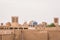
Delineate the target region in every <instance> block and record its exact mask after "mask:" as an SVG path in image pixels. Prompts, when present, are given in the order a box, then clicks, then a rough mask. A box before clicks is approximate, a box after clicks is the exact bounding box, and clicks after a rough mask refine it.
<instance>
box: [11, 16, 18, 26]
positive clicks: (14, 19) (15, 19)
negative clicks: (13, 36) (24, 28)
mask: <svg viewBox="0 0 60 40" xmlns="http://www.w3.org/2000/svg"><path fill="white" fill-rule="evenodd" d="M11 26H12V27H18V26H19V23H18V17H17V16H12V24H11Z"/></svg>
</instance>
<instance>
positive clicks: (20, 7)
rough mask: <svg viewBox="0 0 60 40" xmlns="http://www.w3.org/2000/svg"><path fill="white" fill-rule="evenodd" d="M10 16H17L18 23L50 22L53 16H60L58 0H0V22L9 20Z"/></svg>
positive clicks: (59, 2)
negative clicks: (32, 21) (31, 21)
mask: <svg viewBox="0 0 60 40" xmlns="http://www.w3.org/2000/svg"><path fill="white" fill-rule="evenodd" d="M11 16H19V23H23V22H24V21H30V20H35V21H37V22H39V23H41V22H42V21H45V22H47V23H52V22H53V18H54V17H59V18H60V0H0V23H1V22H4V23H6V22H8V21H10V22H11Z"/></svg>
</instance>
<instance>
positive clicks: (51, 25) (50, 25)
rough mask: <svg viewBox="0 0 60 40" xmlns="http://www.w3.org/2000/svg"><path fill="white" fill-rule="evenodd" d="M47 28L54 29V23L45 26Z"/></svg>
mask: <svg viewBox="0 0 60 40" xmlns="http://www.w3.org/2000/svg"><path fill="white" fill-rule="evenodd" d="M47 27H55V25H54V23H51V24H49V25H47Z"/></svg>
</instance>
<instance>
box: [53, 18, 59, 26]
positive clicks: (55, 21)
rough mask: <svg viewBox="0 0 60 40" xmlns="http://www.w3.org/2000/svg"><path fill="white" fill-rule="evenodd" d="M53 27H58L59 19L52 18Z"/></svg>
mask: <svg viewBox="0 0 60 40" xmlns="http://www.w3.org/2000/svg"><path fill="white" fill-rule="evenodd" d="M54 25H55V26H56V27H57V26H58V25H59V19H58V18H54Z"/></svg>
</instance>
